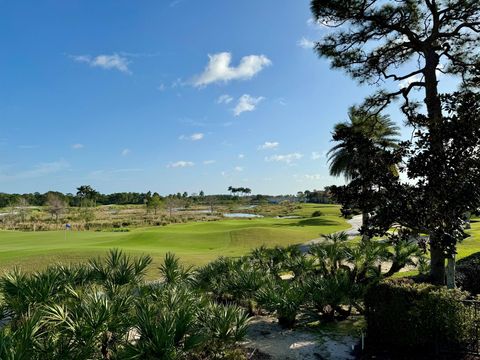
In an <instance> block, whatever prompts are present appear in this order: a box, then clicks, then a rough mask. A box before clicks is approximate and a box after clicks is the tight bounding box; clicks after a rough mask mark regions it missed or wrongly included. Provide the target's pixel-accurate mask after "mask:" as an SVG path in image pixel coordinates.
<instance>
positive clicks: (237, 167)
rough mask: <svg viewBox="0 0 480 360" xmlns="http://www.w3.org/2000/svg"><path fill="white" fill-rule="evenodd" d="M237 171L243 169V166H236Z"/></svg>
mask: <svg viewBox="0 0 480 360" xmlns="http://www.w3.org/2000/svg"><path fill="white" fill-rule="evenodd" d="M235 171H237V172H241V171H243V167H241V166H235Z"/></svg>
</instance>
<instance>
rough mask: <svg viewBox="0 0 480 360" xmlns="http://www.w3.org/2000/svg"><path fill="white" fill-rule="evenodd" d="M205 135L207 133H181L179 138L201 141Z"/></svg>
mask: <svg viewBox="0 0 480 360" xmlns="http://www.w3.org/2000/svg"><path fill="white" fill-rule="evenodd" d="M204 137H205V134H203V133H195V134H192V135H180V136H179V137H178V139H179V140H191V141H199V140H202V139H203V138H204Z"/></svg>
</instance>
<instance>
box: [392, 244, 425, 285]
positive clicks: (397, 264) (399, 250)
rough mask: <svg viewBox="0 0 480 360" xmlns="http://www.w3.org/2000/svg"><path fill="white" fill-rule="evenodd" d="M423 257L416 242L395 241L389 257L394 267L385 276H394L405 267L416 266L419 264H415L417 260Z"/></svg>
mask: <svg viewBox="0 0 480 360" xmlns="http://www.w3.org/2000/svg"><path fill="white" fill-rule="evenodd" d="M422 255H423V253H422V250H421V249H420V247H419V246H418V244H417V243H416V242H415V241H410V240H408V239H402V238H400V239H398V240H397V241H394V242H393V244H392V250H391V253H390V256H389V260H390V261H391V262H392V265H391V266H390V269H389V270H388V272H387V273H386V274H385V275H384V276H385V277H389V276H392V275H393V274H395V273H397V272H399V271H400V270H402V269H403V268H404V267H405V266H416V265H417V263H416V262H415V258H418V259H420V258H422Z"/></svg>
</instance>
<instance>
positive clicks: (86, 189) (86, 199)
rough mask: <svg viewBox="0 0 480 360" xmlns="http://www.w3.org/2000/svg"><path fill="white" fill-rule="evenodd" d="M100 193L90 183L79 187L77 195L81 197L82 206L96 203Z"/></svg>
mask: <svg viewBox="0 0 480 360" xmlns="http://www.w3.org/2000/svg"><path fill="white" fill-rule="evenodd" d="M98 195H99V193H98V192H97V191H96V190H94V189H93V188H92V187H91V186H90V185H82V186H79V187H78V188H77V197H78V198H79V199H80V205H81V206H90V205H93V206H95V205H96V200H97V197H98Z"/></svg>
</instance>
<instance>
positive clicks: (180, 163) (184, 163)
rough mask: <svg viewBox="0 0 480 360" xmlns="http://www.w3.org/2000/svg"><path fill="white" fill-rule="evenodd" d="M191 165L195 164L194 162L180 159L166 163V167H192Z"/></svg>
mask: <svg viewBox="0 0 480 360" xmlns="http://www.w3.org/2000/svg"><path fill="white" fill-rule="evenodd" d="M193 165H195V164H194V163H193V162H191V161H184V160H180V161H177V162H174V163H170V164H168V165H167V167H169V168H186V167H192V166H193Z"/></svg>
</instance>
